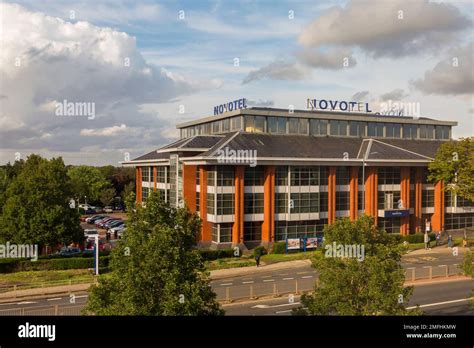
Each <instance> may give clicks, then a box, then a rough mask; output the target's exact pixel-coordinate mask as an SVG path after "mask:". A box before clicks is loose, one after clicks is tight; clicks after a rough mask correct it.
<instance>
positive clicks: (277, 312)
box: [275, 309, 292, 314]
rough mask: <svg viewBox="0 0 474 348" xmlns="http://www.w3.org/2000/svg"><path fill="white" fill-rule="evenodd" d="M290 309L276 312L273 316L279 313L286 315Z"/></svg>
mask: <svg viewBox="0 0 474 348" xmlns="http://www.w3.org/2000/svg"><path fill="white" fill-rule="evenodd" d="M291 311H292V310H291V309H287V310H286V311H276V312H275V314H280V313H288V312H291Z"/></svg>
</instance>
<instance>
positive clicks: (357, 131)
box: [349, 121, 366, 137]
mask: <svg viewBox="0 0 474 348" xmlns="http://www.w3.org/2000/svg"><path fill="white" fill-rule="evenodd" d="M365 126H366V123H365V122H356V121H350V122H349V135H350V136H353V137H365Z"/></svg>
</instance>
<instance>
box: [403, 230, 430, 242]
mask: <svg viewBox="0 0 474 348" xmlns="http://www.w3.org/2000/svg"><path fill="white" fill-rule="evenodd" d="M428 236H429V238H430V241H433V240H436V234H435V233H433V232H432V233H429V234H428ZM403 239H404V240H406V241H407V242H408V243H412V244H416V243H424V242H425V234H424V233H415V234H409V235H408V236H403Z"/></svg>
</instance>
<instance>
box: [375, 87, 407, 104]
mask: <svg viewBox="0 0 474 348" xmlns="http://www.w3.org/2000/svg"><path fill="white" fill-rule="evenodd" d="M406 96H408V94H406V93H405V92H404V91H403V89H400V88H397V89H394V90H393V91H391V92H387V93H384V94H382V95H381V96H380V100H381V101H388V100H402V99H403V98H405V97H406Z"/></svg>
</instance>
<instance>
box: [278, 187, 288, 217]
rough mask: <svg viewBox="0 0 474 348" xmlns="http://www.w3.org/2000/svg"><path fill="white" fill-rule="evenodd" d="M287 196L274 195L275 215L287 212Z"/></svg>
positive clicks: (284, 194) (283, 194)
mask: <svg viewBox="0 0 474 348" xmlns="http://www.w3.org/2000/svg"><path fill="white" fill-rule="evenodd" d="M288 205H289V202H288V195H287V194H286V193H280V192H276V193H275V213H276V214H284V213H287V212H288Z"/></svg>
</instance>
